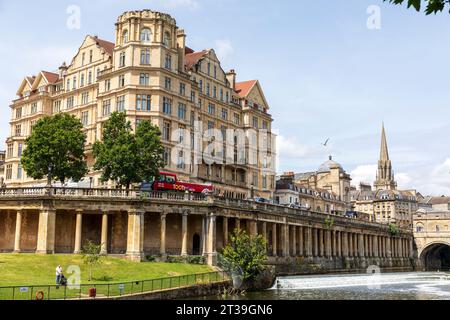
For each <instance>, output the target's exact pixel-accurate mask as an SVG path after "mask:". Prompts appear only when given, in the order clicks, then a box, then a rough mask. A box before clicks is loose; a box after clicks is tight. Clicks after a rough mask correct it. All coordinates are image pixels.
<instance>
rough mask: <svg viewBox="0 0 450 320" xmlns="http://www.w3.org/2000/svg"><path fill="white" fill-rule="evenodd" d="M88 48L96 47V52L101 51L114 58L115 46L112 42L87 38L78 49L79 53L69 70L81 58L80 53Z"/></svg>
mask: <svg viewBox="0 0 450 320" xmlns="http://www.w3.org/2000/svg"><path fill="white" fill-rule="evenodd" d="M88 47H95V48H96V50H101V53H104V54H107V55H108V56H110V57H112V55H113V51H114V47H115V44H114V43H112V42H110V41H106V40H102V39H99V38H98V37H97V36H90V35H88V36H86V38H85V39H84V41H83V43H82V44H81V46H80V47H79V48H78V50H77V53H76V54H75V56H74V57H73V59H72V62H71V63H70V66H69V69H70V68H71V67H72V66H73V65H74V64H75V61H76V59H78V58H79V56H80V51H82V50H83V49H85V48H88Z"/></svg>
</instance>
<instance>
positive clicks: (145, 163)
mask: <svg viewBox="0 0 450 320" xmlns="http://www.w3.org/2000/svg"><path fill="white" fill-rule="evenodd" d="M136 144H137V149H138V155H139V160H140V161H139V162H140V164H139V168H138V176H139V178H140V181H151V180H152V179H154V178H155V177H157V176H158V174H159V172H158V169H159V168H162V167H164V159H163V153H164V147H163V145H162V143H161V131H160V130H159V128H158V127H157V126H154V125H152V123H151V122H150V121H142V122H141V123H140V124H139V125H138V127H137V129H136Z"/></svg>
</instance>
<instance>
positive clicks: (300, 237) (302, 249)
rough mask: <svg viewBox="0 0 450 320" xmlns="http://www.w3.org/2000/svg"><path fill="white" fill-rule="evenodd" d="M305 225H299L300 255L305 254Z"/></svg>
mask: <svg viewBox="0 0 450 320" xmlns="http://www.w3.org/2000/svg"><path fill="white" fill-rule="evenodd" d="M303 231H304V229H303V227H298V255H299V256H305V241H304V239H303Z"/></svg>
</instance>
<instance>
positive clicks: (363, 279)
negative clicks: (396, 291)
mask: <svg viewBox="0 0 450 320" xmlns="http://www.w3.org/2000/svg"><path fill="white" fill-rule="evenodd" d="M399 284H409V285H413V284H416V286H417V288H418V289H423V290H426V291H430V292H431V291H432V290H431V289H430V288H434V287H435V286H445V285H448V286H450V274H449V273H443V272H442V273H438V272H423V273H388V274H367V275H353V274H352V275H330V276H327V275H322V276H298V277H283V278H279V279H277V282H276V284H275V286H274V287H273V288H272V290H275V289H279V290H312V289H327V288H343V287H360V286H361V287H362V286H367V287H382V286H391V285H399ZM438 291H439V290H435V292H438ZM433 292H434V291H433ZM449 293H450V292H449Z"/></svg>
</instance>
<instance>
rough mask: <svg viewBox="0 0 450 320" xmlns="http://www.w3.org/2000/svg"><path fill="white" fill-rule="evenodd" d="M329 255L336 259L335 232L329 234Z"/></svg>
mask: <svg viewBox="0 0 450 320" xmlns="http://www.w3.org/2000/svg"><path fill="white" fill-rule="evenodd" d="M331 255H332V256H333V257H337V256H338V255H337V238H336V231H335V230H333V231H332V232H331Z"/></svg>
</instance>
